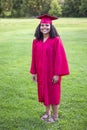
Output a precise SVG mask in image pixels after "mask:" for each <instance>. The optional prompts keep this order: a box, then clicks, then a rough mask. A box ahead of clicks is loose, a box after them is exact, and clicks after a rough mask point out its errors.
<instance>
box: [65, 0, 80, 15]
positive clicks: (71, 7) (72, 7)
mask: <svg viewBox="0 0 87 130" xmlns="http://www.w3.org/2000/svg"><path fill="white" fill-rule="evenodd" d="M80 5H81V0H65V2H64V6H63V16H68V17H79V6H80Z"/></svg>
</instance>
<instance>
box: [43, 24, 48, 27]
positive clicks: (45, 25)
mask: <svg viewBox="0 0 87 130" xmlns="http://www.w3.org/2000/svg"><path fill="white" fill-rule="evenodd" d="M44 26H46V27H48V26H49V24H45V25H44V24H41V27H44Z"/></svg>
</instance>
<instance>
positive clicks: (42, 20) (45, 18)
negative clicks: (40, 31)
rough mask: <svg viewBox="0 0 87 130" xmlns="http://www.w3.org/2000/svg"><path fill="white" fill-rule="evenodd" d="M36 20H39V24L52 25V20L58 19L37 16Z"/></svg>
mask: <svg viewBox="0 0 87 130" xmlns="http://www.w3.org/2000/svg"><path fill="white" fill-rule="evenodd" d="M37 18H38V19H41V21H40V23H49V24H52V20H56V19H58V18H57V17H55V16H50V15H48V14H45V15H41V16H38V17H37Z"/></svg>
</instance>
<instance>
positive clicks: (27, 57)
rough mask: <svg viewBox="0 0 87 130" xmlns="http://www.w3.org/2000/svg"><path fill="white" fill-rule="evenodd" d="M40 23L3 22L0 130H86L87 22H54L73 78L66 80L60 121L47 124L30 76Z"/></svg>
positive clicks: (0, 34) (0, 25) (0, 21)
mask: <svg viewBox="0 0 87 130" xmlns="http://www.w3.org/2000/svg"><path fill="white" fill-rule="evenodd" d="M38 23H39V21H38V20H35V19H0V130H86V129H87V105H86V103H87V59H86V58H87V19H86V18H77V19H76V18H60V19H59V20H57V21H54V25H55V27H56V28H57V30H58V32H59V34H60V36H61V38H62V40H63V43H64V46H65V49H66V52H67V57H68V61H69V66H70V71H71V74H70V76H66V77H63V82H62V95H61V105H60V107H59V121H58V122H56V123H53V124H46V123H44V122H43V121H41V119H40V116H41V114H43V112H44V110H45V109H44V107H43V105H42V104H40V103H38V101H37V87H36V84H35V83H33V82H32V80H31V75H30V74H29V67H30V62H31V43H32V39H33V34H34V31H35V28H36V26H37V25H38Z"/></svg>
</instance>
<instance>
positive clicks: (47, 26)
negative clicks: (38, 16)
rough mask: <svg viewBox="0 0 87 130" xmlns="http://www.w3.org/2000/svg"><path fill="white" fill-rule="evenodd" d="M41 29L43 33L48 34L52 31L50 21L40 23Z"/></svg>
mask: <svg viewBox="0 0 87 130" xmlns="http://www.w3.org/2000/svg"><path fill="white" fill-rule="evenodd" d="M40 31H41V32H42V33H43V34H48V33H49V32H50V24H49V23H41V24H40Z"/></svg>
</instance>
